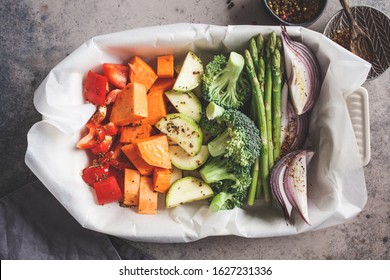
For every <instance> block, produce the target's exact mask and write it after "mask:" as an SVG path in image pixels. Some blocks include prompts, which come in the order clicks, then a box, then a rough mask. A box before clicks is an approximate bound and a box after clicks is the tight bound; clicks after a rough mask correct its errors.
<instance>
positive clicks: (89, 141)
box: [76, 122, 98, 150]
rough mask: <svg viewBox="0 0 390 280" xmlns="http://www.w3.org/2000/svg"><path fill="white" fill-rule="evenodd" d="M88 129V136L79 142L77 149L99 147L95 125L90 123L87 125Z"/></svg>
mask: <svg viewBox="0 0 390 280" xmlns="http://www.w3.org/2000/svg"><path fill="white" fill-rule="evenodd" d="M85 126H86V127H87V128H88V130H89V131H88V134H87V135H85V136H84V137H83V138H81V139H80V140H79V142H77V144H76V147H77V148H79V149H82V150H86V149H90V148H93V147H95V146H96V145H97V143H98V142H97V140H96V136H95V135H96V126H95V124H93V123H91V122H89V123H87V124H86V125H85Z"/></svg>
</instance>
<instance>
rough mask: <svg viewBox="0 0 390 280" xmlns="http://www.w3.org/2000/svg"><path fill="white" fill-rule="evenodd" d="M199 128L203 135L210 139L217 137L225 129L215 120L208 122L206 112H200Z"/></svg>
mask: <svg viewBox="0 0 390 280" xmlns="http://www.w3.org/2000/svg"><path fill="white" fill-rule="evenodd" d="M199 126H200V127H201V128H202V130H203V132H204V133H206V134H208V135H210V136H212V137H215V136H217V135H218V134H220V133H222V132H224V131H225V129H226V126H225V125H224V124H223V123H219V122H218V121H217V120H209V119H208V118H207V116H206V112H202V115H201V118H200V120H199Z"/></svg>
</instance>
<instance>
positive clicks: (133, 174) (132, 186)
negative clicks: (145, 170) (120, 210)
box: [123, 168, 141, 206]
mask: <svg viewBox="0 0 390 280" xmlns="http://www.w3.org/2000/svg"><path fill="white" fill-rule="evenodd" d="M140 180H141V173H139V171H138V170H134V169H129V168H126V169H125V179H124V192H123V205H125V206H136V205H138V202H139V186H140Z"/></svg>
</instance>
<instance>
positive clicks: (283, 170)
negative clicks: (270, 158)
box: [270, 150, 314, 224]
mask: <svg viewBox="0 0 390 280" xmlns="http://www.w3.org/2000/svg"><path fill="white" fill-rule="evenodd" d="M313 154H314V152H312V151H309V150H296V151H293V152H290V153H288V154H286V155H285V156H283V157H282V158H281V159H280V160H279V161H278V162H277V163H276V164H275V165H274V167H273V169H272V171H271V174H270V186H271V190H272V193H273V194H274V197H275V198H276V200H277V201H278V202H279V204H280V206H281V207H282V210H283V214H284V217H285V219H286V222H287V223H291V222H290V219H291V211H292V209H294V210H295V211H297V212H298V214H299V215H300V216H301V217H302V219H303V220H304V221H305V222H306V223H307V224H310V222H309V214H308V206H307V166H308V164H309V162H310V160H311V158H312V156H313Z"/></svg>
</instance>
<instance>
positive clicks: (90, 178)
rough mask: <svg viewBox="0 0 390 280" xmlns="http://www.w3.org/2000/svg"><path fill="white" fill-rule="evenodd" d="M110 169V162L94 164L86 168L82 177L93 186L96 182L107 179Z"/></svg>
mask: <svg viewBox="0 0 390 280" xmlns="http://www.w3.org/2000/svg"><path fill="white" fill-rule="evenodd" d="M109 171H110V165H109V164H108V163H100V164H94V165H91V166H88V167H86V168H84V169H83V172H82V174H81V177H82V178H83V180H84V182H85V183H86V184H87V185H89V186H91V187H93V184H94V183H96V182H99V181H101V180H104V179H106V178H107V177H108V174H109Z"/></svg>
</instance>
